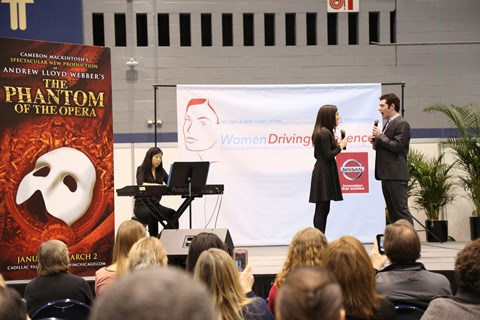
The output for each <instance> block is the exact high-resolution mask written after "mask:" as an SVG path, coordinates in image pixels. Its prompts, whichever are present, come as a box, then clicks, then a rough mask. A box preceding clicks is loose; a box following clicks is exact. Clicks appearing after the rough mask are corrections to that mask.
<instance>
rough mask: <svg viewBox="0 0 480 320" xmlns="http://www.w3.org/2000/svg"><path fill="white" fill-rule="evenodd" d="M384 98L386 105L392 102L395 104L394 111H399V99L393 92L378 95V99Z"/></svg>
mask: <svg viewBox="0 0 480 320" xmlns="http://www.w3.org/2000/svg"><path fill="white" fill-rule="evenodd" d="M383 99H385V101H386V103H387V105H389V106H390V105H391V104H393V105H394V106H395V111H397V112H400V99H399V98H398V97H397V95H396V94H395V93H386V94H384V95H382V96H381V97H380V100H383Z"/></svg>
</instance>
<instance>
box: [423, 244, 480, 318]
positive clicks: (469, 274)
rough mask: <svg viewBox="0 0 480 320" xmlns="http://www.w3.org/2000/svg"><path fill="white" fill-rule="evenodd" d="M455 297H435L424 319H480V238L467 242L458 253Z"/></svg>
mask: <svg viewBox="0 0 480 320" xmlns="http://www.w3.org/2000/svg"><path fill="white" fill-rule="evenodd" d="M455 280H456V283H457V288H458V291H457V293H456V294H455V296H453V297H442V298H437V299H434V300H433V301H432V302H430V304H429V305H428V309H427V311H425V313H424V315H423V317H422V320H450V319H462V320H478V319H480V239H477V240H475V241H472V242H470V243H467V245H466V246H465V247H464V248H463V249H462V250H461V251H460V252H459V253H458V254H457V260H456V261H455Z"/></svg>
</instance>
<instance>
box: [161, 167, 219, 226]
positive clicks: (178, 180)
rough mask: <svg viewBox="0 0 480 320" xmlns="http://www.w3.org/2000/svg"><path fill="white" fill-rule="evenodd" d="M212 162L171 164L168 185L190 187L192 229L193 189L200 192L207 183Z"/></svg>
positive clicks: (189, 205)
mask: <svg viewBox="0 0 480 320" xmlns="http://www.w3.org/2000/svg"><path fill="white" fill-rule="evenodd" d="M209 168H210V162H208V161H195V162H174V163H172V165H171V166H170V175H169V177H168V182H167V186H168V187H171V188H188V197H187V198H189V199H190V201H189V202H188V207H189V219H190V229H192V204H191V202H192V200H193V198H194V197H192V190H193V192H194V193H198V192H200V191H201V190H202V188H204V187H205V185H206V184H207V177H208V169H209Z"/></svg>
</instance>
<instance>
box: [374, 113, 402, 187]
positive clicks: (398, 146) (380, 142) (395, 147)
mask: <svg viewBox="0 0 480 320" xmlns="http://www.w3.org/2000/svg"><path fill="white" fill-rule="evenodd" d="M383 133H384V134H383V135H380V136H379V137H377V138H376V139H375V142H374V144H373V147H374V149H375V150H376V151H377V152H376V156H375V179H377V180H398V181H408V180H410V173H409V170H408V164H407V155H408V148H409V145H410V125H409V124H408V122H407V121H405V119H404V118H403V117H402V116H398V117H397V118H395V119H394V120H393V121H391V122H390V123H389V124H388V126H387V128H386V129H385V131H384V132H383Z"/></svg>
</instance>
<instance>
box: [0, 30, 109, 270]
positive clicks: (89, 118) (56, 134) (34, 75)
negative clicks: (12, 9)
mask: <svg viewBox="0 0 480 320" xmlns="http://www.w3.org/2000/svg"><path fill="white" fill-rule="evenodd" d="M0 48H2V49H1V50H0V148H1V153H0V252H1V255H0V273H1V274H2V275H3V277H4V278H5V279H6V280H23V279H31V278H34V277H36V276H37V270H36V269H37V264H38V258H37V251H38V247H39V245H40V244H41V243H42V242H44V241H47V240H50V239H58V240H61V241H63V242H65V243H66V244H67V246H68V248H69V252H70V263H71V266H70V271H71V272H72V273H75V274H78V275H81V276H91V275H94V272H95V270H97V269H99V268H100V267H102V266H105V265H107V264H109V263H110V262H111V253H112V245H113V237H114V208H113V198H114V193H113V192H114V189H113V132H112V96H111V67H110V50H109V49H108V48H105V47H94V46H85V45H72V44H64V43H51V42H42V41H27V40H16V39H2V38H0Z"/></svg>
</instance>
